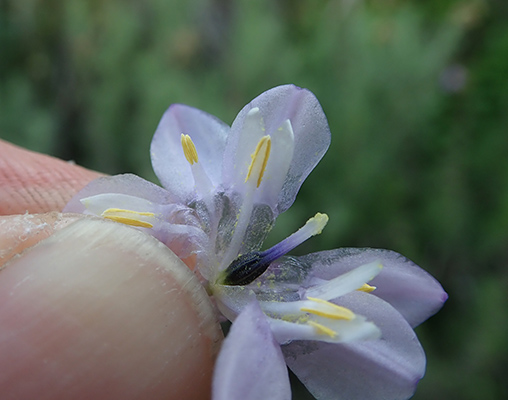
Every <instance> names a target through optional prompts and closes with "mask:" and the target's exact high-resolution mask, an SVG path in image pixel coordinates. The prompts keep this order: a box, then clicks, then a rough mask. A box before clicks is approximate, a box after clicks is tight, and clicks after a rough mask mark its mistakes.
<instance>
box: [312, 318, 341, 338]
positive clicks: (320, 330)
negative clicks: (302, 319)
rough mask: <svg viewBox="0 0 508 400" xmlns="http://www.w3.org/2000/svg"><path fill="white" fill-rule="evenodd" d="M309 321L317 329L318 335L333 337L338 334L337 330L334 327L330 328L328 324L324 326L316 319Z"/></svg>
mask: <svg viewBox="0 0 508 400" xmlns="http://www.w3.org/2000/svg"><path fill="white" fill-rule="evenodd" d="M307 323H308V324H309V325H310V326H312V327H313V328H314V329H315V330H316V333H317V334H318V335H327V336H330V337H331V338H334V337H336V336H337V332H335V331H334V330H333V329H330V328H328V327H327V326H324V325H322V324H319V323H317V322H314V321H308V322H307Z"/></svg>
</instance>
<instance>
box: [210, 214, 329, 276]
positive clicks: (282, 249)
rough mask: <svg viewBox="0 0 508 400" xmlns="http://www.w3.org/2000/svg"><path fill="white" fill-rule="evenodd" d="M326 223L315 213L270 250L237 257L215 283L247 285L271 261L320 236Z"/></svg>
mask: <svg viewBox="0 0 508 400" xmlns="http://www.w3.org/2000/svg"><path fill="white" fill-rule="evenodd" d="M327 222H328V216H327V215H326V214H321V213H317V214H316V215H315V216H314V217H312V218H310V219H309V220H308V221H307V222H306V223H305V225H304V226H303V227H302V228H300V229H299V230H298V231H296V232H295V233H293V234H292V235H291V236H289V237H287V238H286V239H284V240H283V241H282V242H280V243H278V244H276V245H275V246H273V247H272V248H270V249H268V250H265V251H263V252H258V251H257V252H251V253H247V254H242V255H240V256H238V257H237V258H236V259H234V260H233V261H232V262H231V263H230V264H229V266H228V267H227V268H226V269H225V270H224V272H223V273H222V274H221V276H220V277H219V278H218V280H217V282H218V283H219V284H222V285H248V284H249V283H251V282H253V281H254V280H255V279H256V278H258V277H259V276H261V275H262V274H263V273H264V272H265V271H266V270H267V268H268V267H269V266H270V264H271V263H272V262H273V261H275V260H276V259H278V258H280V257H282V256H283V255H284V254H286V253H287V252H289V251H291V250H293V249H294V248H295V247H296V246H298V245H299V244H301V243H303V242H304V241H306V240H307V239H309V238H311V237H312V236H314V235H318V234H320V233H321V231H322V230H323V228H324V226H325V225H326V223H327ZM237 229H238V228H237Z"/></svg>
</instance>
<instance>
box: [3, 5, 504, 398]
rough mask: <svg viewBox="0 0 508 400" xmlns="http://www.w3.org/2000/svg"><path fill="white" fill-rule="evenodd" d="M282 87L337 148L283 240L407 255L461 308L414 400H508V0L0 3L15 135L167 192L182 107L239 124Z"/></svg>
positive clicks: (6, 119) (425, 332)
mask: <svg viewBox="0 0 508 400" xmlns="http://www.w3.org/2000/svg"><path fill="white" fill-rule="evenodd" d="M283 83H294V84H296V85H299V86H303V87H307V88H309V89H310V90H311V91H313V92H314V93H315V94H316V96H317V97H318V99H319V100H320V102H321V104H322V106H323V109H324V110H325V113H326V114H327V116H328V119H329V123H330V127H331V130H332V145H331V148H330V150H329V151H328V153H327V155H326V156H325V158H324V159H323V161H322V162H321V163H320V165H319V166H318V167H317V168H316V170H315V171H314V172H313V173H312V174H311V175H310V177H309V178H308V180H307V182H306V183H305V184H304V186H303V188H302V190H301V192H300V194H299V196H298V199H297V201H296V203H295V205H294V206H293V207H292V208H291V209H290V210H289V211H288V212H287V213H286V214H284V215H283V216H282V217H280V220H279V222H278V225H277V227H276V228H275V230H274V232H273V234H272V235H271V240H272V241H275V240H279V239H281V238H282V237H284V236H286V235H287V234H289V233H291V232H292V231H293V230H295V229H297V228H298V227H300V226H301V225H302V224H303V223H304V222H305V221H306V219H307V218H308V217H310V216H312V215H314V213H315V212H316V211H322V212H326V213H328V214H329V216H330V218H331V221H330V223H329V225H328V227H327V228H326V230H325V232H324V234H323V235H321V236H320V237H317V238H315V239H313V240H312V241H310V242H309V243H306V244H305V245H304V246H302V248H301V249H299V250H298V251H299V252H308V251H316V250H321V249H327V248H335V247H346V246H347V247H381V248H388V249H393V250H396V251H398V252H400V253H402V254H404V255H406V256H407V257H409V258H411V259H412V260H414V261H415V262H416V263H418V264H419V265H421V266H422V267H423V268H425V269H427V270H428V271H430V272H431V273H432V274H433V275H434V276H435V277H437V278H438V279H439V280H440V281H441V282H442V284H443V286H444V287H445V289H446V290H447V291H448V293H449V294H450V299H449V301H448V302H447V303H446V305H445V307H444V308H443V310H442V311H441V312H440V313H439V314H438V315H437V316H435V317H433V318H432V319H431V320H429V321H428V322H426V323H425V324H423V325H422V326H421V327H419V328H418V329H417V332H418V334H419V337H420V339H421V341H422V343H423V345H424V347H425V349H426V352H427V356H428V368H427V369H428V370H427V375H426V377H425V378H424V379H423V380H422V382H421V383H420V385H419V388H418V391H417V393H416V395H415V397H414V398H415V399H471V400H472V399H481V400H488V399H505V398H508V384H507V381H506V377H505V375H506V373H507V372H508V343H507V341H508V311H507V309H508V296H507V290H506V287H507V284H508V273H507V268H506V266H507V262H508V250H507V243H508V157H507V155H508V135H507V127H508V2H507V1H506V0H497V1H495V0H490V1H487V0H484V1H482V0H463V1H460V0H426V1H417V0H407V1H402V0H400V1H397V0H391V1H390V0H377V1H375V0H371V1H360V0H329V1H324V0H294V1H293V0H256V1H252V0H240V1H233V0H190V1H186V2H182V1H176V0H172V1H170V0H154V1H150V2H148V1H141V0H139V1H134V0H131V1H125V0H124V1H120V0H109V1H101V0H89V1H82V0H45V1H42V0H3V1H0V137H1V138H3V139H6V140H9V141H11V142H14V143H16V144H19V145H21V146H25V147H27V148H30V149H34V150H38V151H41V152H45V153H49V154H53V155H55V156H58V157H61V158H64V159H73V160H75V161H76V162H77V163H79V164H82V165H84V166H87V167H89V168H94V169H97V170H101V171H104V172H108V173H111V174H114V173H120V172H127V171H129V172H134V173H137V174H139V175H141V176H143V177H145V178H147V179H150V180H155V177H154V175H153V172H152V170H151V166H150V159H149V145H150V140H151V137H152V135H153V132H154V131H155V128H156V126H157V124H158V121H159V118H160V117H161V115H162V114H163V112H164V111H165V109H166V108H167V107H168V106H169V105H170V104H171V103H174V102H179V103H186V104H189V105H192V106H195V107H198V108H201V109H203V110H206V111H207V112H209V113H211V114H214V115H217V116H218V117H220V118H221V119H222V120H224V121H226V122H227V123H231V122H232V120H233V119H234V117H235V115H236V113H237V112H238V111H239V110H240V108H241V107H243V106H244V105H245V104H246V103H247V102H248V101H250V100H251V99H252V98H254V97H255V96H257V95H258V94H260V93H261V92H263V91H265V90H266V89H268V88H271V87H273V86H276V85H279V84H283ZM401 284H404V282H401ZM295 398H299V399H305V398H308V397H307V395H306V394H305V393H303V392H302V393H300V392H298V393H296V394H295Z"/></svg>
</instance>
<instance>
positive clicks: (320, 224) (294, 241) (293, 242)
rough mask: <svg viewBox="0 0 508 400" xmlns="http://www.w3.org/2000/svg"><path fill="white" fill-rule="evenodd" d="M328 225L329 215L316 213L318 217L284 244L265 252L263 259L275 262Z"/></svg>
mask: <svg viewBox="0 0 508 400" xmlns="http://www.w3.org/2000/svg"><path fill="white" fill-rule="evenodd" d="M327 223H328V215H326V214H322V213H316V215H314V216H313V217H312V218H309V219H308V220H307V222H306V223H305V225H304V226H302V227H301V228H300V229H298V230H297V231H296V232H295V233H293V234H292V235H290V236H288V237H287V238H286V239H284V240H283V241H282V242H280V243H278V244H276V245H275V246H273V247H271V248H270V249H268V250H265V251H263V252H262V253H261V257H263V258H264V259H266V260H267V261H268V263H271V262H272V261H275V260H276V259H278V258H280V257H282V256H283V255H284V254H286V253H288V252H290V251H291V250H293V249H294V248H295V247H297V246H299V245H300V244H302V243H303V242H305V241H306V240H307V239H310V238H311V237H312V236H316V235H319V234H320V233H321V232H322V231H323V228H324V227H325V226H326V224H327Z"/></svg>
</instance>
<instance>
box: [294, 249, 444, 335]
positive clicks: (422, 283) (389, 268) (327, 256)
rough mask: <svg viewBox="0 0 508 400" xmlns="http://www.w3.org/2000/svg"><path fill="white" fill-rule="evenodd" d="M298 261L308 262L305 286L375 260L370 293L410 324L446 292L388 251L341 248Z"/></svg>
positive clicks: (432, 309) (435, 308)
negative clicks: (376, 271) (379, 266)
mask: <svg viewBox="0 0 508 400" xmlns="http://www.w3.org/2000/svg"><path fill="white" fill-rule="evenodd" d="M298 259H299V261H300V262H302V263H303V264H306V265H311V266H312V267H311V269H312V271H309V274H308V278H307V282H305V283H304V285H305V286H309V285H311V282H312V278H318V279H326V280H330V279H333V278H335V277H336V276H339V275H341V274H343V273H345V272H348V271H351V270H352V269H354V268H357V267H359V266H360V265H364V264H369V263H372V262H379V263H381V264H382V265H383V269H382V270H381V272H380V273H379V275H377V276H376V277H375V278H374V279H373V280H372V281H371V282H369V284H370V285H373V286H375V287H376V290H375V291H374V292H372V294H374V295H376V296H377V297H380V298H382V299H383V300H385V301H387V302H388V303H390V304H391V305H392V306H393V307H395V308H396V309H397V310H398V311H399V312H400V313H401V314H402V315H403V316H404V318H406V320H407V321H408V322H409V324H410V325H411V326H412V327H415V326H417V325H419V324H420V323H422V322H423V321H425V320H426V319H427V318H429V317H430V316H432V315H434V314H435V313H436V312H437V311H439V309H440V308H441V307H442V306H443V304H444V302H445V301H446V299H447V298H448V295H447V294H446V292H445V291H444V290H443V287H442V286H441V284H440V283H439V282H438V281H437V280H436V279H434V278H433V277H432V276H431V275H430V274H429V273H428V272H426V271H424V270H423V269H421V268H420V267H418V266H417V265H416V264H415V263H413V262H412V261H411V260H409V259H407V258H406V257H404V256H402V255H400V254H399V253H396V252H394V251H390V250H381V249H355V248H343V249H337V250H331V251H324V252H319V253H312V254H308V255H306V256H303V257H298Z"/></svg>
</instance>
